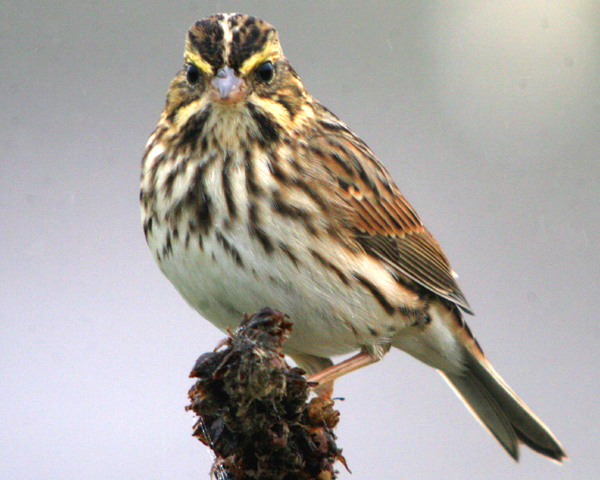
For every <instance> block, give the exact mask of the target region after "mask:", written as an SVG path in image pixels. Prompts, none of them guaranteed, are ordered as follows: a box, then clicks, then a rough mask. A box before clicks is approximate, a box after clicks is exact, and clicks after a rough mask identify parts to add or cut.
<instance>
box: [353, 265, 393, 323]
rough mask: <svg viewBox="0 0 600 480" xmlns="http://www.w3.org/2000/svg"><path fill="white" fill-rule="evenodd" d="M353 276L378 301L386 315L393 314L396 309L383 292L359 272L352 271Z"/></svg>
mask: <svg viewBox="0 0 600 480" xmlns="http://www.w3.org/2000/svg"><path fill="white" fill-rule="evenodd" d="M354 278H356V279H357V280H358V281H359V282H360V283H361V285H362V286H363V287H365V288H366V289H367V290H369V292H371V294H372V295H373V296H374V297H375V299H376V300H377V301H378V302H379V305H381V307H382V308H383V309H384V310H385V311H386V313H387V314H388V315H392V314H394V312H395V311H396V309H395V308H394V306H393V305H392V304H391V303H390V302H388V301H387V299H386V298H385V296H384V295H383V293H381V291H380V290H379V289H378V288H377V287H376V286H375V285H374V284H372V283H371V282H370V281H369V280H367V279H366V278H365V277H363V276H362V275H361V274H359V273H356V272H354Z"/></svg>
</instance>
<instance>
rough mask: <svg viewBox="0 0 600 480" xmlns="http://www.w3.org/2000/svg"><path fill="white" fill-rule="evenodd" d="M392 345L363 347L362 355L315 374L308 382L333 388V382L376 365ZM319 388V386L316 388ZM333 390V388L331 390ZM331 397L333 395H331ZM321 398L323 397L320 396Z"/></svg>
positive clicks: (358, 354)
mask: <svg viewBox="0 0 600 480" xmlns="http://www.w3.org/2000/svg"><path fill="white" fill-rule="evenodd" d="M389 349H390V344H389V343H385V344H382V345H369V346H364V347H362V349H361V351H360V353H357V354H356V355H354V356H353V357H350V358H348V359H346V360H344V361H343V362H340V363H338V364H336V365H331V366H329V367H327V368H325V369H324V370H321V371H320V372H319V373H315V374H314V375H311V376H310V377H308V379H307V381H309V382H315V383H318V384H319V385H323V384H326V383H331V385H332V387H333V381H334V380H335V379H337V378H339V377H341V376H342V375H346V374H347V373H350V372H353V371H354V370H358V369H359V368H362V367H366V366H367V365H371V364H372V363H376V362H378V361H379V360H381V359H382V358H383V356H384V355H385V354H386V353H387V352H388V351H389ZM316 388H317V389H318V388H319V387H318V386H317V387H316ZM331 390H333V388H331ZM330 395H331V393H330ZM319 396H322V395H320V394H319Z"/></svg>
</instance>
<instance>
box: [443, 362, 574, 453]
mask: <svg viewBox="0 0 600 480" xmlns="http://www.w3.org/2000/svg"><path fill="white" fill-rule="evenodd" d="M465 356H466V357H467V358H466V359H465V360H466V364H465V370H464V371H463V372H462V373H459V374H457V373H446V372H442V371H440V373H441V374H442V376H444V377H445V378H446V379H447V380H448V383H449V384H450V385H451V386H452V388H453V389H454V390H455V391H456V393H457V394H458V395H459V396H460V397H461V398H462V399H463V401H464V402H465V404H466V405H467V407H468V408H469V409H470V410H471V412H472V413H473V414H474V415H475V417H476V418H478V419H479V420H480V421H481V423H482V424H483V425H484V426H485V427H486V428H487V429H488V430H489V431H490V433H491V434H492V435H493V436H494V437H495V438H496V439H497V440H498V442H499V443H500V445H502V447H504V449H505V450H506V451H507V452H508V454H509V455H510V456H511V457H513V458H514V459H515V460H518V459H519V443H524V444H525V445H527V446H528V447H530V448H531V449H533V450H535V451H536V452H538V453H540V454H542V455H545V456H547V457H549V458H551V459H553V460H556V461H557V462H559V463H560V462H562V461H563V460H564V459H566V458H567V454H566V453H565V451H564V450H563V448H562V447H561V445H560V443H559V442H558V440H557V439H556V438H555V437H554V435H552V432H550V430H549V429H548V427H546V425H544V423H543V422H542V421H541V420H540V419H539V418H538V417H537V416H536V415H535V414H534V413H533V412H532V411H531V410H530V409H529V407H527V405H525V403H524V402H523V401H522V400H521V399H520V398H519V397H518V396H517V395H516V393H515V392H513V390H512V389H511V388H510V387H509V386H508V385H507V384H506V383H505V382H504V380H502V378H501V377H500V375H498V373H496V371H495V370H494V369H493V367H492V366H491V365H490V363H489V362H488V361H487V360H486V359H485V357H483V358H481V359H480V358H476V357H475V356H474V355H473V354H472V353H471V352H465Z"/></svg>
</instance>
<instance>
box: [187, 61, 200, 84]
mask: <svg viewBox="0 0 600 480" xmlns="http://www.w3.org/2000/svg"><path fill="white" fill-rule="evenodd" d="M185 74H186V77H187V81H188V82H189V84H190V85H194V84H195V83H198V80H200V69H199V68H198V67H197V66H196V65H194V64H193V63H188V64H187V66H186V67H185Z"/></svg>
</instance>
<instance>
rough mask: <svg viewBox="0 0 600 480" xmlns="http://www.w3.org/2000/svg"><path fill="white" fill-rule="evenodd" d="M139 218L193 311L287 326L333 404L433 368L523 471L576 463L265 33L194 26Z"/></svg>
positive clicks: (147, 166)
mask: <svg viewBox="0 0 600 480" xmlns="http://www.w3.org/2000/svg"><path fill="white" fill-rule="evenodd" d="M140 205H141V217H142V225H143V230H144V234H145V237H146V241H147V244H148V246H149V248H150V250H151V252H152V255H153V257H154V258H155V260H156V262H157V263H158V266H159V267H160V270H161V271H162V272H163V273H164V275H166V277H167V278H168V279H169V280H170V282H171V283H172V284H173V285H174V287H175V288H176V289H177V290H178V292H179V293H180V294H181V296H182V297H183V298H184V299H185V301H186V302H187V303H188V304H189V305H190V306H191V307H192V308H193V309H195V310H196V311H198V312H199V313H200V314H201V316H203V317H204V318H205V319H207V320H209V321H210V322H212V323H213V324H214V325H215V326H217V327H218V328H220V329H222V330H227V329H230V328H235V327H236V326H237V325H238V324H239V322H240V320H241V318H242V317H243V315H244V313H246V312H248V313H250V312H254V311H257V310H259V309H261V308H262V307H266V306H269V307H272V308H276V309H278V310H280V311H283V312H285V313H286V314H287V315H289V317H290V320H291V321H292V322H293V330H292V334H291V337H290V338H289V340H288V341H287V342H286V345H285V348H284V352H285V353H286V355H288V356H289V357H291V358H292V359H293V360H294V362H295V363H296V364H298V366H300V367H301V368H302V369H304V370H305V371H306V372H307V374H308V375H310V376H309V380H311V381H313V382H315V384H317V385H319V388H321V389H322V390H321V393H322V394H323V395H324V396H327V395H331V391H332V385H333V380H335V379H336V378H338V377H340V376H341V375H344V374H347V373H349V372H351V371H353V370H356V369H357V368H362V367H364V366H367V365H369V364H372V363H374V362H376V361H379V360H380V359H382V358H383V357H384V356H385V354H386V353H387V352H388V351H389V350H390V348H391V347H394V348H397V349H399V350H402V351H404V352H406V353H408V354H410V355H411V356H413V357H415V358H416V359H418V360H420V361H422V362H424V363H425V364H427V365H429V366H431V367H433V368H434V369H436V370H437V371H438V372H439V373H440V374H441V375H442V376H443V377H444V378H445V379H446V380H447V382H448V383H449V384H450V386H451V387H452V388H453V389H454V390H455V392H456V393H457V394H458V396H459V397H460V398H461V399H462V400H463V401H464V403H465V404H466V406H467V407H468V409H469V410H470V411H471V412H472V413H473V415H474V416H475V417H476V418H477V419H478V420H479V421H480V422H481V423H482V424H483V426H484V427H485V428H486V429H487V430H488V431H489V432H490V433H491V434H492V435H493V436H494V437H495V438H496V440H497V441H498V442H499V443H500V445H501V446H502V447H503V448H504V449H505V450H506V452H507V453H508V454H509V455H510V456H511V457H512V458H513V459H515V460H518V459H519V452H520V445H523V444H524V445H526V446H528V447H530V448H531V449H532V450H534V451H536V452H538V453H540V454H541V455H543V456H546V457H548V458H550V459H552V460H554V461H556V462H558V463H561V462H562V461H563V460H565V459H566V458H567V454H566V453H565V451H564V450H563V448H562V446H561V445H560V443H559V442H558V440H557V439H556V437H555V436H554V435H553V434H552V432H551V431H550V430H549V429H548V427H546V426H545V425H544V423H543V422H542V421H541V420H540V419H539V418H538V417H537V416H536V415H535V414H534V413H533V412H532V411H531V410H530V409H529V407H528V406H527V405H526V404H525V403H524V402H523V401H522V400H521V399H520V398H519V397H518V396H517V394H516V393H515V392H514V391H513V390H512V389H511V388H510V387H509V386H508V385H507V384H506V382H504V380H503V379H502V378H501V377H500V375H499V374H498V373H497V372H496V371H495V370H494V368H493V367H492V365H491V364H490V362H489V361H488V359H487V357H486V356H485V355H484V353H483V351H482V349H481V347H480V346H479V343H478V342H477V340H476V339H475V337H474V336H473V334H472V333H471V330H470V329H469V327H468V326H467V324H466V322H465V320H464V317H465V315H467V314H472V310H471V307H470V306H469V303H468V302H467V300H466V298H465V296H464V294H463V293H462V291H461V289H460V287H459V286H458V284H457V276H456V274H455V273H454V271H453V270H452V268H451V266H450V263H449V261H448V259H447V257H446V256H445V254H444V253H443V251H442V249H441V247H440V245H439V244H438V242H437V241H436V240H435V239H434V238H433V236H432V235H431V233H430V232H429V231H428V230H427V228H426V227H425V226H424V224H423V223H422V221H421V219H420V218H419V216H418V215H417V213H416V212H415V210H414V209H413V208H412V207H411V206H410V204H409V203H408V201H407V200H406V199H405V197H404V196H403V195H402V193H401V192H400V190H399V188H398V187H397V186H396V184H395V183H394V180H393V179H392V177H391V175H390V174H389V173H388V172H387V170H386V169H385V167H384V166H383V164H382V163H381V162H380V160H379V159H378V158H377V157H376V156H375V154H374V153H373V152H372V150H371V149H370V148H369V147H368V146H367V144H366V143H365V142H364V141H363V140H361V139H360V138H359V137H358V136H357V135H356V134H355V133H354V132H353V131H352V130H351V129H350V128H349V127H348V126H347V125H346V124H345V123H344V122H342V121H341V120H340V119H339V118H338V117H336V116H335V115H334V114H333V113H332V112H331V111H330V110H328V109H327V108H326V107H325V106H324V105H322V104H321V103H319V102H318V101H317V100H316V99H314V98H313V97H312V96H311V95H310V94H309V93H308V92H307V90H306V89H305V87H304V85H303V83H302V81H301V80H300V77H299V75H298V74H297V73H296V71H295V70H294V69H293V67H292V65H291V64H290V62H289V60H288V59H287V58H286V57H285V56H284V54H283V51H282V48H281V45H280V41H279V36H278V33H277V31H276V30H275V28H274V27H273V26H271V25H270V24H269V23H267V22H265V21H263V20H260V19H258V18H256V17H254V16H251V15H244V14H237V13H235V14H215V15H211V16H208V17H206V18H204V19H202V20H199V21H197V22H195V23H194V24H193V25H192V27H191V28H190V30H189V31H188V33H187V37H186V42H185V51H184V62H183V66H182V67H181V69H180V70H179V71H178V72H177V74H176V75H175V77H174V79H173V80H172V82H171V84H170V87H169V89H168V93H167V98H166V102H165V106H164V109H163V111H162V113H161V115H160V119H159V122H158V124H157V126H156V129H155V130H154V131H153V132H152V134H151V135H150V137H149V139H148V141H147V144H146V148H145V151H144V155H143V160H142V173H141V187H140ZM351 353H354V355H353V356H351V357H350V358H348V359H347V360H344V361H342V362H341V363H338V364H334V363H333V361H332V360H331V358H332V357H335V356H338V355H344V354H351Z"/></svg>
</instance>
